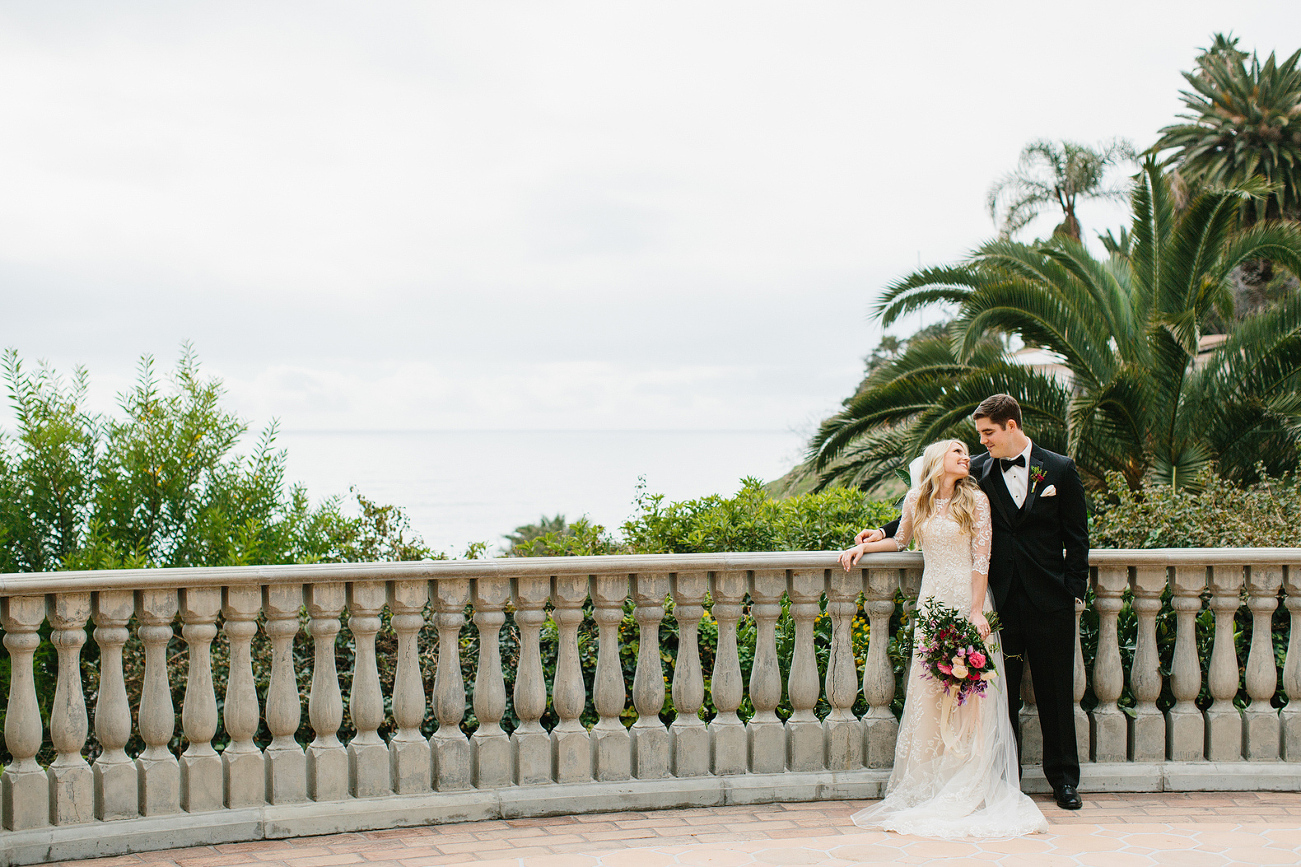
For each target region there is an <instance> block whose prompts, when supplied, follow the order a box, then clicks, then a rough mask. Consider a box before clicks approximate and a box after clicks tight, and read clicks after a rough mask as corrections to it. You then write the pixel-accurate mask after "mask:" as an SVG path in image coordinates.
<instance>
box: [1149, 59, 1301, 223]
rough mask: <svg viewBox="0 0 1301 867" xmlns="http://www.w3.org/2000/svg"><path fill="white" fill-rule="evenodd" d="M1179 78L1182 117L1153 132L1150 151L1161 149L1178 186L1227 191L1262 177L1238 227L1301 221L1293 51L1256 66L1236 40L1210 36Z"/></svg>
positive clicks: (1300, 131) (1299, 107)
mask: <svg viewBox="0 0 1301 867" xmlns="http://www.w3.org/2000/svg"><path fill="white" fill-rule="evenodd" d="M1214 39H1215V41H1214V43H1213V44H1212V45H1211V47H1210V48H1208V49H1206V50H1205V51H1204V52H1203V53H1202V54H1201V56H1199V57H1198V58H1197V70H1196V71H1195V72H1185V73H1184V74H1183V75H1184V79H1185V80H1186V81H1187V82H1188V83H1189V85H1191V86H1192V90H1191V91H1187V90H1185V91H1181V96H1182V98H1183V103H1184V105H1185V106H1186V107H1187V109H1188V111H1187V113H1185V114H1181V115H1179V117H1180V118H1181V119H1182V120H1183V122H1182V123H1176V124H1172V125H1171V126H1167V127H1165V128H1164V129H1162V130H1161V137H1160V138H1159V139H1157V142H1156V144H1154V145H1152V147H1151V149H1150V153H1153V154H1159V153H1161V152H1163V151H1169V152H1170V153H1169V154H1168V155H1167V157H1166V159H1165V162H1166V164H1167V165H1172V166H1173V167H1174V168H1175V169H1176V170H1177V171H1178V173H1179V176H1180V177H1181V178H1182V180H1183V181H1185V182H1187V183H1189V184H1192V185H1198V186H1233V185H1235V184H1241V183H1243V182H1244V181H1246V180H1247V179H1248V178H1262V179H1264V180H1265V181H1266V182H1268V183H1270V184H1271V185H1273V189H1272V190H1270V191H1269V192H1268V193H1266V194H1265V195H1262V196H1257V197H1253V198H1251V199H1248V200H1246V201H1243V202H1242V208H1243V214H1242V222H1243V224H1244V225H1251V224H1252V223H1255V222H1257V221H1258V220H1263V219H1273V218H1278V217H1287V218H1290V219H1301V67H1299V66H1298V61H1301V51H1297V52H1296V53H1295V54H1293V55H1292V56H1291V57H1289V58H1288V59H1287V60H1284V61H1283V62H1282V63H1278V62H1277V61H1276V60H1275V58H1274V54H1273V53H1271V54H1270V55H1269V58H1268V59H1267V60H1266V61H1265V62H1264V63H1263V64H1262V63H1261V62H1260V58H1258V57H1257V56H1256V55H1255V53H1252V54H1250V55H1248V54H1246V53H1244V52H1242V51H1240V50H1239V49H1238V40H1237V39H1235V38H1233V37H1232V36H1224V35H1223V34H1218V33H1217V34H1216V35H1215V38H1214Z"/></svg>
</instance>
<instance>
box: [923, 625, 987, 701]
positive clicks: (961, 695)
mask: <svg viewBox="0 0 1301 867" xmlns="http://www.w3.org/2000/svg"><path fill="white" fill-rule="evenodd" d="M917 616H918V625H917V638H916V640H917V659H918V661H919V662H920V663H921V665H922V668H923V670H924V673H925V675H926V676H927V677H929V678H930V679H931V680H934V681H936V682H938V683H939V684H940V685H941V686H943V687H944V690H945V692H946V693H947V694H948V695H949V696H950V697H952V698H953V699H956V701H957V703H958V704H959V705H961V704H962V703H963V702H965V701H966V700H967V698H968V697H969V696H972V695H979V696H983V695H984V694H985V687H986V686H988V684H989V682H990V681H992V680H993V679H994V678H996V677H997V676H998V672H997V671H996V670H995V667H994V655H993V651H995V650H997V649H998V647H997V645H994V646H989V645H986V644H985V642H984V641H982V640H981V638H980V632H979V631H977V629H976V625H975V624H974V623H972V622H971V621H970V620H968V619H967V618H966V617H965V616H964V615H963V614H962V613H960V612H959V611H958V610H957V609H956V608H949V607H948V606H947V605H944V604H943V603H941V602H939V601H938V600H936V599H928V600H926V603H925V605H923V606H922V610H921V611H919V612H918V615H917ZM987 616H988V619H989V627H990V630H991V632H993V631H997V629H998V615H996V614H994V613H993V612H990V614H988V615H987Z"/></svg>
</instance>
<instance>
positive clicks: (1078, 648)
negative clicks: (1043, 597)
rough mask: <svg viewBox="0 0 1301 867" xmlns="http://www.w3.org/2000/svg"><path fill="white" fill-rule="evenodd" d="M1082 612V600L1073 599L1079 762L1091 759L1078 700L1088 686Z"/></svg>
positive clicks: (1084, 715)
mask: <svg viewBox="0 0 1301 867" xmlns="http://www.w3.org/2000/svg"><path fill="white" fill-rule="evenodd" d="M1083 613H1084V600H1083V599H1076V600H1075V743H1076V744H1077V746H1078V750H1077V752H1078V753H1079V759H1080V761H1081V762H1090V761H1093V749H1092V746H1091V738H1090V733H1089V715H1088V714H1087V713H1085V712H1084V708H1083V707H1082V706H1081V705H1080V702H1082V701H1083V700H1084V693H1085V692H1086V691H1087V690H1088V688H1089V675H1088V669H1086V668H1085V667H1084V645H1083V644H1082V643H1081V642H1080V615H1082V614H1083Z"/></svg>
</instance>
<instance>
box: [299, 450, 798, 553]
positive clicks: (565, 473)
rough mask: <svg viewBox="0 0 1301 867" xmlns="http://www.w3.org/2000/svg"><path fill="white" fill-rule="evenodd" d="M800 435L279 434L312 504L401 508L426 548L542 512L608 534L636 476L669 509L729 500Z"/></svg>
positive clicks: (498, 532) (507, 527)
mask: <svg viewBox="0 0 1301 867" xmlns="http://www.w3.org/2000/svg"><path fill="white" fill-rule="evenodd" d="M805 442H806V439H805V437H804V435H802V434H799V433H795V432H793V431H783V430H741V431H718V430H710V431H691V430H669V431H660V430H656V431H590V430H589V431H503V430H494V431H380V432H375V431H292V430H291V431H282V432H281V435H280V440H279V444H280V446H281V447H282V448H284V449H286V450H287V452H288V466H287V477H288V479H289V480H290V481H293V482H302V483H304V484H306V485H307V490H308V494H309V495H310V496H311V498H312V501H313V502H319V501H320V500H321V499H323V498H324V497H326V496H332V495H340V496H343V497H344V498H345V499H347V498H348V489H349V487H351V486H355V487H356V488H357V490H358V491H360V492H361V493H362V494H364V495H366V496H367V497H369V498H370V499H372V500H375V501H377V502H380V503H392V504H395V505H398V506H401V507H402V508H403V509H405V510H406V512H407V515H408V517H409V518H410V519H411V525H412V528H413V529H414V530H415V531H416V532H418V533H419V534H420V535H421V536H422V537H423V538H424V540H425V542H426V544H428V545H429V546H431V547H432V548H434V549H435V550H439V551H444V552H446V553H447V554H448V555H450V556H453V557H457V556H460V555H461V554H463V553H464V551H465V550H466V548H467V547H468V545H469V544H470V543H472V542H487V543H488V545H489V551H490V552H491V553H496V552H497V549H498V548H499V547H500V546H501V545H502V543H503V540H502V535H503V534H505V533H509V532H511V531H512V530H513V529H514V528H516V527H518V526H520V525H522V524H528V523H534V522H536V521H537V520H538V518H539V517H541V516H542V515H547V516H548V517H550V516H553V515H555V514H557V513H559V514H563V515H564V516H565V517H566V518H567V519H568V520H570V521H572V520H574V519H576V518H579V517H581V516H583V515H586V516H587V517H588V518H590V519H591V520H593V521H595V522H597V523H601V524H604V525H605V526H606V527H607V528H608V529H611V530H617V528H618V527H619V525H620V524H622V523H623V522H624V521H625V520H626V519H627V518H629V517H630V516H631V515H632V514H633V513H634V511H635V507H634V498H635V497H636V490H637V482H638V478H639V477H640V478H644V479H645V481H646V490H647V491H648V492H649V493H659V494H664V495H665V496H666V497H667V498H668V499H670V500H682V499H690V498H694V497H701V496H705V495H707V494H732V493H735V492H736V490H737V489H738V488H739V487H740V480H741V479H742V478H743V477H745V476H755V477H757V478H760V479H762V480H764V481H772V480H773V479H776V478H778V477H780V476H781V475H783V474H784V473H786V471H788V470H789V469H790V468H791V467H792V466H794V465H795V464H796V463H797V462H798V461H799V460H800V457H801V455H802V452H803V449H804V446H805Z"/></svg>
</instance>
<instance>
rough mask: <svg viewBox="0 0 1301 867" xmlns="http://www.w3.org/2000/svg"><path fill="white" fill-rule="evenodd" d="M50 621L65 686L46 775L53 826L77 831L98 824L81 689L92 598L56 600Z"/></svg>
mask: <svg viewBox="0 0 1301 867" xmlns="http://www.w3.org/2000/svg"><path fill="white" fill-rule="evenodd" d="M47 616H48V618H49V621H50V630H51V631H50V642H51V643H52V644H53V645H54V646H55V648H57V650H58V653H59V681H58V685H57V686H56V687H55V690H54V706H53V707H52V708H51V709H50V741H51V742H52V743H53V745H54V749H55V752H56V753H57V755H56V756H55V759H54V763H53V764H52V765H50V766H49V768H47V769H46V775H47V776H48V778H49V782H50V821H51V822H52V823H53V824H55V825H76V824H79V823H81V822H89V821H91V820H92V819H94V818H95V775H94V774H93V773H91V770H90V765H88V764H86V760H85V759H84V758H82V755H81V750H82V747H84V746H85V745H86V735H87V734H88V733H89V731H90V725H89V721H88V719H87V717H86V694H85V691H84V690H83V689H82V684H81V646H82V645H83V644H85V643H86V621H87V620H88V619H89V618H90V594H89V593H59V594H57V595H54V596H51V597H50V598H49V605H48V611H47ZM11 658H12V657H11Z"/></svg>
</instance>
